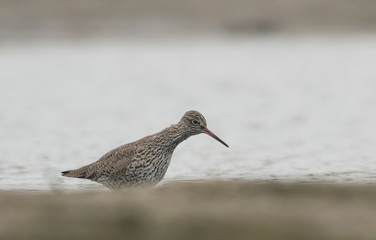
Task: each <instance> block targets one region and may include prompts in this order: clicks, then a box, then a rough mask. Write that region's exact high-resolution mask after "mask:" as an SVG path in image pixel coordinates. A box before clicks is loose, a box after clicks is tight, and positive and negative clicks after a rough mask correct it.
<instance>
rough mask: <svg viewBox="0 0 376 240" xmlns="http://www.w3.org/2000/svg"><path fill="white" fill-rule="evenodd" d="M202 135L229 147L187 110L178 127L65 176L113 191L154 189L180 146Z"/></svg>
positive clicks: (194, 112)
mask: <svg viewBox="0 0 376 240" xmlns="http://www.w3.org/2000/svg"><path fill="white" fill-rule="evenodd" d="M200 133H206V134H208V135H209V136H211V137H213V138H214V139H216V140H218V141H219V142H220V143H222V144H223V145H225V146H226V147H228V145H227V144H226V143H225V142H223V141H222V140H221V139H220V138H219V137H217V136H216V135H215V134H214V133H212V132H211V131H209V129H208V128H207V127H206V120H205V118H204V116H203V115H202V114H201V113H199V112H197V111H188V112H186V113H185V114H184V116H183V117H182V119H181V120H180V121H179V122H178V123H177V124H173V125H171V126H170V127H168V128H165V129H164V130H162V131H160V132H158V133H155V134H153V135H150V136H147V137H144V138H142V139H140V140H138V141H135V142H131V143H128V144H125V145H122V146H120V147H118V148H115V149H113V150H111V151H109V152H108V153H107V154H105V155H104V156H103V157H101V158H100V159H99V160H98V161H96V162H93V163H91V164H89V165H86V166H83V167H81V168H78V169H75V170H69V171H64V172H62V175H63V176H65V177H72V178H84V179H90V180H92V181H96V182H98V183H101V184H103V185H104V186H105V187H108V188H112V189H116V188H122V187H135V186H154V185H155V184H157V183H158V182H159V181H161V180H162V178H163V177H164V175H165V173H166V171H167V168H168V166H169V165H170V161H171V156H172V153H173V152H174V150H175V148H176V147H177V145H178V144H179V143H181V142H182V141H184V140H186V139H187V138H189V137H190V136H193V135H197V134H200Z"/></svg>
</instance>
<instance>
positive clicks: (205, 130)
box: [202, 128, 228, 147]
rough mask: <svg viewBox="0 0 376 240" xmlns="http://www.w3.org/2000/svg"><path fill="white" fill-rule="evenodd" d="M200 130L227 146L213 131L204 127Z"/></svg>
mask: <svg viewBox="0 0 376 240" xmlns="http://www.w3.org/2000/svg"><path fill="white" fill-rule="evenodd" d="M202 132H203V133H206V134H208V135H209V136H211V137H213V138H214V139H215V140H217V141H218V142H220V143H222V144H223V145H225V146H226V147H228V145H227V144H226V143H225V142H224V141H222V140H221V139H220V138H219V137H217V136H216V135H215V134H214V133H212V132H211V131H209V129H207V128H204V129H202Z"/></svg>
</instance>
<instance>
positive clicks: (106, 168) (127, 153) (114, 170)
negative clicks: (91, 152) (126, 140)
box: [85, 144, 134, 180]
mask: <svg viewBox="0 0 376 240" xmlns="http://www.w3.org/2000/svg"><path fill="white" fill-rule="evenodd" d="M133 156H134V151H133V148H131V147H130V146H129V145H128V144H126V145H123V146H120V147H118V148H115V149H113V150H111V151H109V152H108V153H106V154H105V155H104V156H103V157H101V158H100V159H99V160H98V161H96V162H94V163H92V164H90V165H88V166H87V170H86V177H85V178H87V179H91V180H98V179H100V178H102V179H103V178H108V179H112V180H114V179H116V176H117V175H119V174H120V173H121V172H123V171H125V170H126V168H127V167H128V166H129V165H130V164H131V163H132V160H133Z"/></svg>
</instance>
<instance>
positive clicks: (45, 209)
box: [0, 181, 376, 240]
mask: <svg viewBox="0 0 376 240" xmlns="http://www.w3.org/2000/svg"><path fill="white" fill-rule="evenodd" d="M375 200H376V188H375V187H374V186H373V185H332V184H280V183H267V184H256V183H253V182H238V181H222V182H194V183H174V184H168V185H164V186H161V187H157V188H153V189H130V190H124V191H106V190H104V191H90V192H69V193H66V192H49V193H34V194H33V193H20V192H18V193H10V192H1V193H0V208H1V209H0V211H1V212H2V214H1V215H2V216H1V218H0V238H1V239H9V240H11V239H37V238H38V239H66V238H75V239H76V238H77V239H78V238H79V239H102V238H104V237H106V238H124V237H126V238H127V239H129V238H133V239H193V238H194V239H230V238H231V239H332V240H333V239H341V240H343V239H355V238H356V239H372V238H373V237H374V236H375V234H376V230H375V228H374V227H373V224H374V222H375V221H376V217H375V215H374V214H373V213H374V211H375V210H376V204H375V202H376V201H375Z"/></svg>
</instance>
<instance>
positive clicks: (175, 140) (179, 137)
mask: <svg viewBox="0 0 376 240" xmlns="http://www.w3.org/2000/svg"><path fill="white" fill-rule="evenodd" d="M189 136H190V135H189V134H188V133H187V132H185V131H184V130H183V127H182V126H180V125H179V124H174V125H171V126H170V127H168V128H166V129H164V130H162V131H161V132H160V139H159V140H160V143H162V144H163V145H164V146H165V147H167V148H169V149H170V150H171V151H174V150H175V148H176V147H177V146H178V145H179V143H181V142H183V141H184V140H186V139H187V138H188V137H189Z"/></svg>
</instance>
